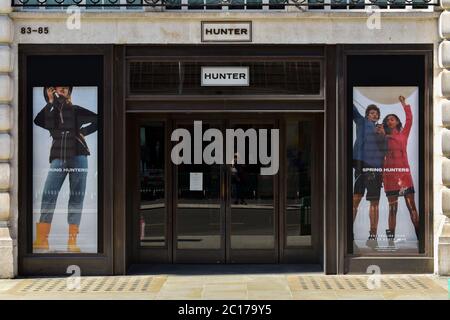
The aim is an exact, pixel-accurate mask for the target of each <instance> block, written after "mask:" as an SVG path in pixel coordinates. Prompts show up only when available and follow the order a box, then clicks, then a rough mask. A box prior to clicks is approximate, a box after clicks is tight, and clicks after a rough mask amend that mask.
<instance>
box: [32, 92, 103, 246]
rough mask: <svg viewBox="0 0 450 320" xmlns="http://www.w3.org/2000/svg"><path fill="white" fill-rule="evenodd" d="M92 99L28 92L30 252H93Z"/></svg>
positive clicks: (94, 136) (94, 155)
mask: <svg viewBox="0 0 450 320" xmlns="http://www.w3.org/2000/svg"><path fill="white" fill-rule="evenodd" d="M97 95H98V90H97V87H72V86H66V87H64V86H61V87H58V86H55V87H34V88H33V253H97V222H98V193H97V190H98V175H97V156H98V154H97V150H98V148H97V142H98V136H97V132H98V131H97V130H98V121H97V120H98V119H97V118H98V116H97V113H98V112H97V110H98V109H97V107H98V106H97V103H98V100H97Z"/></svg>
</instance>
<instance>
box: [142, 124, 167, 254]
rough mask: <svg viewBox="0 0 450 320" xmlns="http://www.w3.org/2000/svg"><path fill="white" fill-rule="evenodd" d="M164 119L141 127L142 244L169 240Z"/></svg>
mask: <svg viewBox="0 0 450 320" xmlns="http://www.w3.org/2000/svg"><path fill="white" fill-rule="evenodd" d="M164 142H165V133H164V123H163V122H154V123H151V124H147V125H146V126H144V127H141V128H140V146H141V148H140V149H141V152H140V153H141V157H140V163H139V169H140V193H141V205H140V210H141V211H140V213H141V214H140V220H139V226H140V228H139V232H140V240H141V246H146V247H150V246H151V247H158V246H164V245H165V244H166V230H165V229H166V192H165V177H164V174H165V170H164V169H165V152H164V150H165V148H164V146H165V144H164Z"/></svg>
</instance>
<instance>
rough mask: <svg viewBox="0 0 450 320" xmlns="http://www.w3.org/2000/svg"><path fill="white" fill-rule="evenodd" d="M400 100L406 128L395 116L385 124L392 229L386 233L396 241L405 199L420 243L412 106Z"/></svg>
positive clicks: (385, 178) (386, 180) (385, 172)
mask: <svg viewBox="0 0 450 320" xmlns="http://www.w3.org/2000/svg"><path fill="white" fill-rule="evenodd" d="M399 100H400V103H401V104H402V106H403V110H404V111H405V114H406V123H405V127H403V126H402V123H401V121H400V119H399V118H398V117H397V115H395V114H389V115H387V116H386V117H385V118H384V120H383V128H384V131H385V134H386V141H387V152H386V156H385V159H384V170H383V184H384V191H385V192H386V197H387V198H388V202H389V229H387V230H386V235H387V237H388V239H390V240H392V239H394V238H395V225H396V216H397V209H398V197H399V196H403V197H404V198H405V202H406V206H407V207H408V210H409V216H410V218H411V222H412V223H413V225H414V229H415V231H416V236H417V239H419V215H418V213H417V209H416V203H415V201H414V193H415V191H414V184H413V179H412V177H411V170H410V167H409V163H408V153H407V146H408V137H409V132H410V131H411V127H412V121H413V116H412V112H411V106H410V105H409V104H407V103H406V102H405V97H403V96H400V97H399Z"/></svg>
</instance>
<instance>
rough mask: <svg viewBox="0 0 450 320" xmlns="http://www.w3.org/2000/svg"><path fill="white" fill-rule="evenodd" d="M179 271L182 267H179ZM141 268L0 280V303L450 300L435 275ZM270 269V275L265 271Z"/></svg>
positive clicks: (444, 285) (443, 283) (445, 282)
mask: <svg viewBox="0 0 450 320" xmlns="http://www.w3.org/2000/svg"><path fill="white" fill-rule="evenodd" d="M178 270H179V269H178ZM237 270H238V269H227V270H225V271H220V269H216V272H208V273H205V272H204V270H202V269H199V268H190V269H189V268H187V269H186V270H185V271H184V272H177V270H176V269H174V270H170V269H165V273H164V272H163V270H158V269H153V270H146V274H145V275H144V274H139V272H138V271H139V270H138V271H137V272H135V274H134V275H130V276H111V277H81V278H78V279H75V278H27V279H14V280H0V299H90V300H91V299H170V300H177V299H183V300H184V299H186V300H187V299H196V300H197V299H208V300H210V299H234V300H244V299H251V300H265V299H283V300H291V299H308V300H310V299H427V300H429V299H440V300H443V299H445V300H446V299H449V298H450V296H449V293H448V287H447V286H448V279H447V278H443V277H437V276H433V275H383V276H380V277H370V276H368V275H345V276H342V275H339V276H330V275H327V276H326V275H323V274H322V273H318V272H308V271H304V270H302V272H299V271H298V270H281V269H278V270H270V269H263V270H253V271H252V270H251V269H245V268H244V269H241V272H240V273H238V272H237ZM264 270H265V272H263V271H264Z"/></svg>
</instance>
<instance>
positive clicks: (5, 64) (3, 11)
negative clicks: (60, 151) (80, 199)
mask: <svg viewBox="0 0 450 320" xmlns="http://www.w3.org/2000/svg"><path fill="white" fill-rule="evenodd" d="M10 12H11V3H10V1H9V0H0V278H12V277H14V275H15V273H16V272H15V269H16V263H17V261H16V259H15V254H14V252H15V247H16V243H15V240H14V239H12V237H11V232H10V226H11V223H10V221H11V210H10V208H11V201H10V190H11V162H10V161H11V159H12V155H13V139H12V137H11V128H12V121H11V120H12V119H11V114H12V107H11V102H12V100H13V95H14V88H13V83H14V81H13V78H12V76H11V75H12V72H13V65H14V63H13V54H12V52H11V44H12V42H13V33H14V32H13V23H12V20H11V19H10V17H9V13H10Z"/></svg>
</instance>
